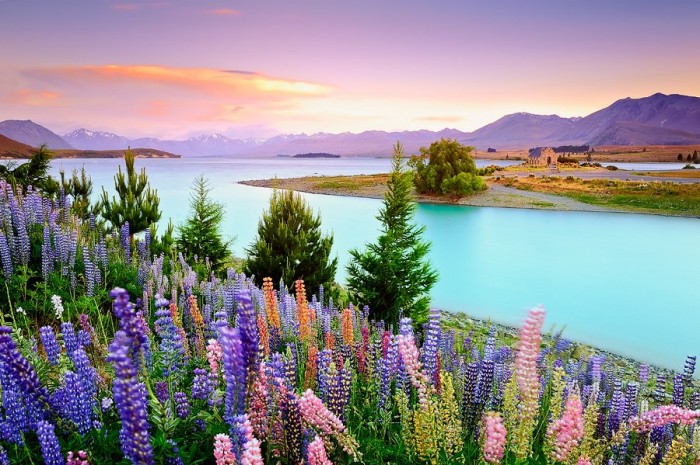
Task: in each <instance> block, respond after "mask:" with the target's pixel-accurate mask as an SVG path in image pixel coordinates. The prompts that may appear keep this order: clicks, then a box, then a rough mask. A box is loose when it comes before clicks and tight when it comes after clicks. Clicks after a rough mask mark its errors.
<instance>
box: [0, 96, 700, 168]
mask: <svg viewBox="0 0 700 465" xmlns="http://www.w3.org/2000/svg"><path fill="white" fill-rule="evenodd" d="M0 135H5V136H7V137H9V138H11V139H14V140H16V141H19V142H22V143H24V144H28V145H32V146H38V145H40V144H42V143H45V144H47V145H48V147H49V148H52V149H61V148H64V149H65V148H71V147H72V148H76V149H82V150H87V149H89V150H123V149H125V148H126V147H127V146H131V147H147V148H152V149H158V150H163V151H167V152H172V153H176V154H181V155H185V156H202V155H238V156H251V155H252V156H274V155H278V154H283V155H293V154H297V153H308V152H327V153H334V154H338V155H344V156H352V155H355V156H386V155H389V154H390V153H391V151H392V146H393V145H394V144H395V143H396V141H399V140H400V141H401V143H402V144H403V146H404V150H405V152H406V153H409V154H411V153H417V152H418V150H419V148H420V147H423V146H427V145H429V144H430V143H431V142H434V141H435V140H438V139H440V138H451V139H456V140H458V141H459V142H461V143H464V144H468V145H474V146H476V147H477V149H478V150H486V148H487V147H492V148H496V149H508V148H518V149H522V148H527V147H534V146H538V145H554V146H556V145H570V144H574V145H582V144H588V145H592V146H604V145H686V144H697V143H700V98H697V97H690V96H685V95H678V94H672V95H664V94H661V93H657V94H654V95H651V96H649V97H644V98H638V99H633V98H629V97H628V98H625V99H621V100H618V101H616V102H614V103H613V104H612V105H610V106H608V107H606V108H603V109H601V110H598V111H596V112H594V113H591V114H590V115H588V116H586V117H575V118H562V117H560V116H557V115H535V114H531V113H514V114H511V115H507V116H504V117H502V118H500V119H499V120H497V121H494V122H493V123H490V124H487V125H486V126H484V127H481V128H479V129H477V130H475V131H473V132H463V131H459V130H457V129H443V130H442V131H428V130H419V131H400V132H386V131H365V132H361V133H357V134H356V133H349V132H345V133H340V134H329V133H317V134H311V135H307V134H295V135H279V136H275V137H272V138H269V139H266V140H261V139H231V138H228V137H226V136H224V135H221V134H209V135H202V136H199V137H193V138H190V139H186V140H163V139H156V138H138V139H129V138H127V137H124V136H120V135H117V134H113V133H110V132H103V131H91V130H88V129H78V130H76V131H73V132H71V133H69V134H65V135H64V136H62V137H61V136H58V135H56V134H54V133H53V132H51V131H49V130H48V129H46V128H44V127H43V126H40V125H38V124H36V123H34V122H32V121H18V120H8V121H3V122H2V123H0Z"/></svg>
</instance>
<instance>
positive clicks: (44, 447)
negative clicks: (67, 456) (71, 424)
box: [36, 420, 65, 465]
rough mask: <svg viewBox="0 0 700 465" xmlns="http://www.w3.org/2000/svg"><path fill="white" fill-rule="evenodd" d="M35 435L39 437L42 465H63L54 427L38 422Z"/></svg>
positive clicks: (44, 422)
mask: <svg viewBox="0 0 700 465" xmlns="http://www.w3.org/2000/svg"><path fill="white" fill-rule="evenodd" d="M36 434H37V436H38V437H39V445H41V455H42V457H43V458H44V465H64V464H65V461H64V459H63V454H62V453H61V446H60V445H59V444H58V438H56V433H55V431H54V426H53V425H52V424H51V423H49V422H47V421H43V420H42V421H39V422H38V423H37V430H36Z"/></svg>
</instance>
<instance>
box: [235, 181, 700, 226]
mask: <svg viewBox="0 0 700 465" xmlns="http://www.w3.org/2000/svg"><path fill="white" fill-rule="evenodd" d="M368 176H374V177H376V176H386V174H379V175H351V176H306V177H300V178H274V179H252V180H244V181H237V183H238V184H242V185H246V186H252V187H263V188H268V189H271V188H272V189H274V188H277V189H283V190H293V191H296V192H304V193H307V194H320V195H334V196H340V197H357V198H368V199H382V198H383V196H384V191H385V185H381V184H373V185H370V186H367V187H364V188H358V189H356V190H352V189H343V188H339V187H326V188H319V187H316V186H314V183H315V182H316V181H319V180H323V179H329V180H331V179H335V178H344V179H351V178H356V179H359V178H363V177H368ZM487 184H488V186H489V188H488V189H487V190H486V191H484V192H479V193H477V194H473V195H471V196H468V197H463V198H461V199H458V200H453V199H449V198H438V197H432V196H421V195H416V196H415V200H416V202H417V203H420V204H426V205H454V206H466V207H492V208H516V209H526V210H547V211H579V212H596V213H627V214H637V215H654V216H665V217H673V218H693V219H697V218H700V216H696V215H688V214H672V213H669V212H660V211H659V212H655V211H645V210H626V209H621V208H614V207H610V206H603V205H594V204H588V203H584V202H580V201H577V200H575V199H572V198H569V197H566V196H562V195H556V194H547V193H542V192H535V191H528V190H519V189H516V188H511V187H506V186H502V185H499V184H497V183H493V182H487Z"/></svg>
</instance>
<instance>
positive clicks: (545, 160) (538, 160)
mask: <svg viewBox="0 0 700 465" xmlns="http://www.w3.org/2000/svg"><path fill="white" fill-rule="evenodd" d="M527 164H528V165H531V166H550V165H554V166H556V165H557V154H556V153H555V152H554V150H552V148H551V147H537V148H534V149H532V152H530V156H529V157H527Z"/></svg>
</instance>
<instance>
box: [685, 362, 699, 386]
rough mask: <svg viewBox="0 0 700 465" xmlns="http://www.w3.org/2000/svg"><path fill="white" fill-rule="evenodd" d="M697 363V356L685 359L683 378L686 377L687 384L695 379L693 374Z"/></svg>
mask: <svg viewBox="0 0 700 465" xmlns="http://www.w3.org/2000/svg"><path fill="white" fill-rule="evenodd" d="M696 361H697V356H695V355H688V357H687V358H686V359H685V366H684V367H683V376H685V380H686V382H688V383H689V382H690V380H691V379H693V374H694V373H695V362H696Z"/></svg>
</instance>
